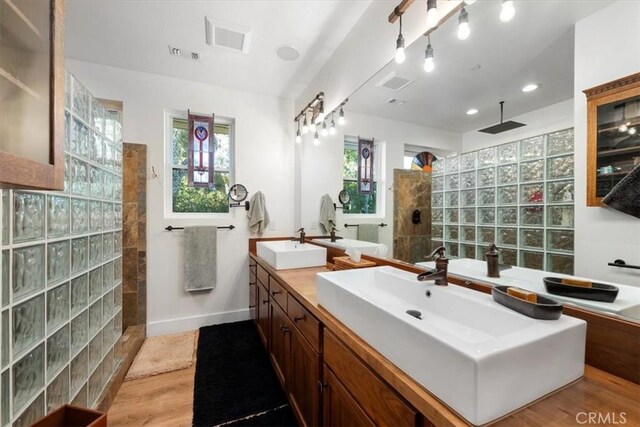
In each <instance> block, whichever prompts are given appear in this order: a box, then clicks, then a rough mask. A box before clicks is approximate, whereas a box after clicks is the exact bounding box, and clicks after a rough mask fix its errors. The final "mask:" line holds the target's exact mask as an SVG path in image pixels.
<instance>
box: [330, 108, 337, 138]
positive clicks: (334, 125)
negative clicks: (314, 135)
mask: <svg viewBox="0 0 640 427" xmlns="http://www.w3.org/2000/svg"><path fill="white" fill-rule="evenodd" d="M335 134H336V122H335V120H333V113H331V127H330V128H329V135H331V136H333V135H335Z"/></svg>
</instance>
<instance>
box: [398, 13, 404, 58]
mask: <svg viewBox="0 0 640 427" xmlns="http://www.w3.org/2000/svg"><path fill="white" fill-rule="evenodd" d="M405 59H406V55H405V53H404V36H403V35H402V14H400V31H399V32H398V39H397V40H396V64H402V63H403V62H404V60H405Z"/></svg>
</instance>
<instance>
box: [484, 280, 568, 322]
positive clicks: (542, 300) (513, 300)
mask: <svg viewBox="0 0 640 427" xmlns="http://www.w3.org/2000/svg"><path fill="white" fill-rule="evenodd" d="M512 287H513V286H494V287H493V289H491V295H492V296H493V300H494V301H495V302H497V303H498V304H502V305H504V306H505V307H507V308H510V309H511V310H514V311H517V312H518V313H520V314H524V315H525V316H529V317H533V318H534V319H541V320H558V319H559V318H560V315H561V314H562V304H560V303H559V302H557V301H555V300H552V299H551V298H547V297H544V296H542V295H537V297H538V302H535V303H534V302H530V301H525V300H523V299H520V298H517V297H514V296H512V295H509V294H508V293H507V289H508V288H512Z"/></svg>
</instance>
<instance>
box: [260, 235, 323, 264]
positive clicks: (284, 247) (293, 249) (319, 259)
mask: <svg viewBox="0 0 640 427" xmlns="http://www.w3.org/2000/svg"><path fill="white" fill-rule="evenodd" d="M256 251H257V253H258V256H259V257H260V258H262V259H263V260H265V261H266V262H267V263H268V264H269V265H270V266H271V267H273V268H275V269H276V270H286V269H289V268H306V267H321V266H324V265H327V249H326V248H322V247H320V246H316V245H311V244H309V243H300V242H295V241H292V240H273V241H269V242H258V243H257V244H256Z"/></svg>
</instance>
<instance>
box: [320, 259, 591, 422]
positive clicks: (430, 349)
mask: <svg viewBox="0 0 640 427" xmlns="http://www.w3.org/2000/svg"><path fill="white" fill-rule="evenodd" d="M316 283H317V286H318V302H319V304H320V305H322V306H323V307H324V308H325V309H326V310H327V311H329V312H330V313H331V314H333V315H334V316H335V317H336V318H337V319H338V320H340V321H341V322H342V323H344V324H345V325H346V326H347V327H349V328H350V329H351V330H353V331H354V332H355V333H356V334H357V335H359V336H360V337H361V338H362V339H364V340H365V341H366V342H368V343H369V344H370V345H371V346H372V347H374V348H375V349H376V350H377V351H379V352H380V353H381V354H382V355H384V356H385V357H386V358H387V359H389V360H390V361H391V362H392V363H394V364H395V365H396V366H398V367H399V368H400V369H402V370H403V371H404V372H406V373H407V374H408V375H409V376H411V377H412V378H413V379H414V380H415V381H417V382H418V383H420V384H421V385H422V386H424V387H425V388H426V389H427V390H428V391H429V392H431V393H432V394H434V395H435V396H437V397H438V398H439V399H440V400H442V401H443V402H444V403H445V404H447V405H448V406H449V407H450V408H452V409H453V410H454V411H456V412H457V413H458V414H459V415H460V416H462V417H463V418H465V419H466V420H467V421H469V422H470V423H472V424H475V425H481V424H485V423H488V422H490V421H493V420H495V419H497V418H499V417H501V416H503V415H506V414H508V413H510V412H512V411H514V410H516V409H518V408H521V407H523V406H525V405H527V404H528V403H531V402H532V401H534V400H536V399H538V398H540V397H542V396H544V395H546V394H548V393H550V392H552V391H554V390H557V389H558V388H560V387H562V386H564V385H566V384H569V383H570V382H572V381H574V380H577V379H578V378H580V377H582V375H583V374H584V352H585V337H586V330H587V325H586V322H584V321H582V320H579V319H575V318H572V317H568V316H561V317H560V319H559V320H552V321H545V320H536V319H532V318H529V317H526V316H524V315H522V314H519V313H517V312H515V311H512V310H510V309H508V308H506V307H503V306H502V305H500V304H498V303H496V302H494V301H493V299H492V297H491V296H490V295H487V294H482V293H479V292H476V291H473V290H470V289H466V288H463V287H460V286H455V285H449V286H446V287H440V286H435V285H434V284H433V283H432V282H419V281H418V280H417V279H416V275H415V274H413V273H409V272H406V271H403V270H399V269H396V268H393V267H374V268H367V269H359V270H347V271H336V272H331V273H318V274H317V275H316ZM427 290H428V291H429V294H430V296H427ZM407 310H417V311H419V312H420V313H421V319H418V318H416V317H413V316H411V315H409V314H407Z"/></svg>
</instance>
